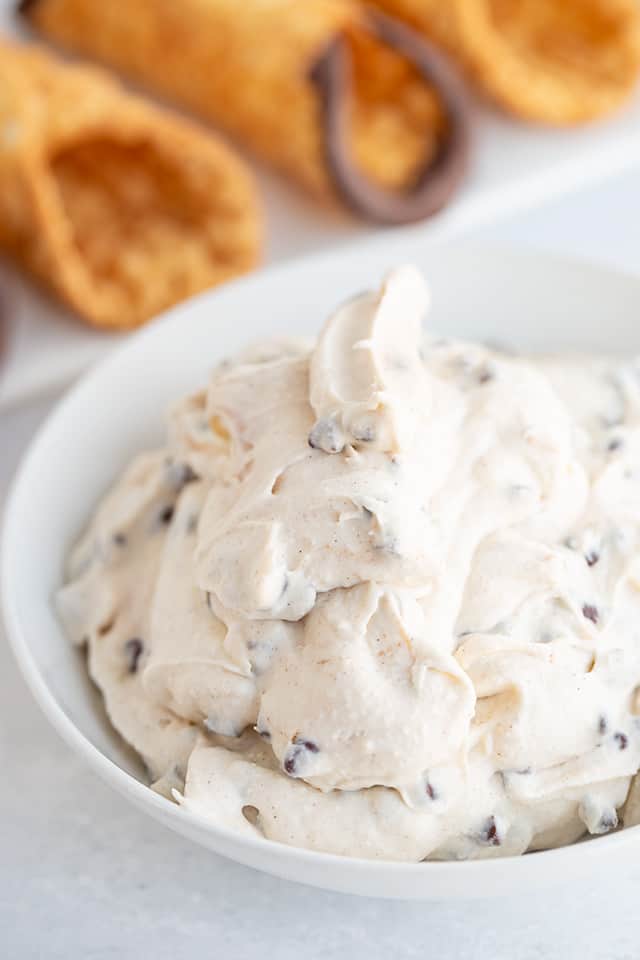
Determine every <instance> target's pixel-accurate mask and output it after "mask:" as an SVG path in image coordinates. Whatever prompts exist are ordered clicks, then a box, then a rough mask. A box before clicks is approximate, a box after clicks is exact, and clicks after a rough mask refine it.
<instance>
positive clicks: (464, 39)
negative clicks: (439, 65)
mask: <svg viewBox="0 0 640 960" xmlns="http://www.w3.org/2000/svg"><path fill="white" fill-rule="evenodd" d="M372 2H373V3H374V4H375V5H376V6H377V7H379V8H380V9H382V10H384V11H385V12H386V13H388V14H390V15H393V16H394V17H397V18H399V19H401V20H403V21H404V22H406V23H408V24H411V25H412V26H413V27H414V28H416V29H418V30H420V31H421V32H422V34H423V35H424V36H427V37H429V38H431V40H432V41H433V42H435V43H437V44H439V45H441V46H442V47H444V48H445V49H447V50H448V52H449V53H450V54H451V55H452V56H453V57H454V58H455V59H456V60H457V61H458V62H459V63H460V64H461V65H462V66H463V67H464V68H466V70H467V72H468V74H469V76H470V77H471V78H472V80H473V81H474V82H475V84H476V85H477V86H478V87H479V88H480V89H481V90H482V91H483V92H484V93H485V94H486V95H487V96H489V97H490V98H491V99H493V100H494V101H496V102H497V103H498V104H500V105H501V106H503V107H504V108H506V109H507V110H509V111H511V112H512V113H514V114H516V115H517V116H519V117H522V118H525V119H528V120H533V121H540V122H544V123H550V124H557V125H564V124H574V123H579V122H583V121H587V120H592V119H595V118H597V117H601V116H604V115H606V114H609V113H611V112H612V111H613V110H615V109H616V108H617V107H619V106H620V104H621V103H622V102H623V101H624V100H625V98H626V97H627V96H628V95H629V93H630V92H631V90H632V89H633V86H634V84H635V82H636V79H637V76H638V70H639V68H640V4H638V2H637V0H447V2H446V3H444V2H442V0H372Z"/></svg>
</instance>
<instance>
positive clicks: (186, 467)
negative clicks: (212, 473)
mask: <svg viewBox="0 0 640 960" xmlns="http://www.w3.org/2000/svg"><path fill="white" fill-rule="evenodd" d="M167 473H168V477H169V483H170V484H171V486H172V487H173V488H174V489H175V490H178V491H179V490H182V488H183V487H186V486H187V484H188V483H196V482H197V481H198V480H200V476H199V475H198V474H197V473H196V472H195V470H194V469H193V467H192V466H191V464H189V463H172V464H171V466H170V467H169V469H168V471H167Z"/></svg>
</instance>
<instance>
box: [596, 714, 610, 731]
mask: <svg viewBox="0 0 640 960" xmlns="http://www.w3.org/2000/svg"><path fill="white" fill-rule="evenodd" d="M608 728H609V724H608V723H607V718H606V717H605V715H604V714H603V713H601V714H600V716H599V717H598V733H600V734H603V735H604V734H605V733H606V732H607V730H608Z"/></svg>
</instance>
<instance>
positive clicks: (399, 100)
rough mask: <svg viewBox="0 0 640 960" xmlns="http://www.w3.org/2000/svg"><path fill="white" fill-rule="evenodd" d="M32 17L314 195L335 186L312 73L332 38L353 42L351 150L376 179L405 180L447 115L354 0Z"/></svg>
mask: <svg viewBox="0 0 640 960" xmlns="http://www.w3.org/2000/svg"><path fill="white" fill-rule="evenodd" d="M29 20H30V22H31V23H32V24H33V25H34V26H36V27H37V28H38V29H39V30H41V31H42V32H43V33H45V34H46V35H47V36H49V37H51V38H53V39H55V40H57V41H58V42H60V43H62V44H63V45H65V46H67V47H69V48H71V49H74V50H76V51H79V52H82V53H84V54H88V55H91V56H93V57H96V58H97V59H99V60H101V61H103V62H105V63H108V64H109V65H111V66H114V67H116V68H118V69H120V70H121V71H123V72H124V73H126V74H128V75H129V76H132V77H135V78H136V79H137V80H138V81H140V82H142V83H143V84H145V85H146V86H147V87H149V88H151V89H153V90H155V91H159V92H161V93H164V94H166V95H167V96H169V97H171V98H173V99H174V100H176V101H178V102H180V103H183V104H185V105H187V106H188V107H189V108H191V109H192V110H194V111H196V112H197V113H199V114H200V115H201V116H203V117H205V118H207V119H208V120H211V121H213V122H214V123H216V124H219V125H221V126H223V127H224V128H225V129H226V130H228V131H229V132H230V133H231V134H232V135H233V136H235V137H236V138H237V139H238V140H239V141H241V142H243V143H246V144H247V145H249V146H250V147H251V148H252V149H253V150H254V151H255V152H256V153H257V154H259V155H260V156H262V157H264V158H265V159H267V160H268V161H269V162H271V163H272V164H274V165H275V166H277V167H279V168H280V169H281V170H283V171H284V172H285V173H286V174H288V175H289V176H291V177H292V178H295V179H296V180H298V181H301V182H302V183H303V184H304V185H305V186H307V187H308V188H309V189H311V190H312V191H314V192H315V193H317V194H319V195H322V196H329V195H330V196H334V197H335V196H336V191H335V190H334V183H333V180H332V175H331V171H330V170H329V169H328V167H327V164H326V156H325V150H324V142H323V141H324V130H323V128H322V117H321V112H320V106H319V102H318V97H317V92H316V90H315V89H314V85H313V83H312V82H311V78H310V73H311V70H312V68H313V66H314V64H315V63H316V62H317V61H318V59H319V58H321V57H322V55H323V53H324V51H326V49H327V48H328V47H329V46H330V44H331V43H332V42H333V41H335V40H336V38H338V37H340V38H341V39H342V40H344V42H345V43H346V44H347V46H348V50H349V54H350V68H351V74H352V90H353V93H352V96H351V99H350V105H349V106H350V112H351V131H352V150H353V156H354V158H355V161H356V163H357V165H358V166H359V168H360V169H361V171H362V172H363V174H364V175H365V176H367V177H368V178H369V179H371V180H372V181H373V182H374V183H375V184H376V185H377V186H379V187H382V188H385V189H389V190H402V189H404V188H405V187H406V186H407V185H408V184H411V183H412V182H413V180H414V179H415V176H416V175H417V173H418V172H419V171H420V170H421V169H422V168H423V167H424V165H425V163H426V162H428V160H429V158H430V157H432V156H434V155H435V154H436V153H437V151H438V149H439V145H440V141H441V138H442V136H443V131H444V129H445V127H446V118H445V117H444V115H443V110H442V105H441V102H440V98H439V97H438V95H437V93H436V92H435V91H434V90H433V89H432V88H430V87H429V85H428V84H426V83H425V82H424V78H423V77H421V76H420V74H419V72H418V71H417V70H416V69H415V68H414V67H413V65H412V64H411V63H410V62H408V61H407V59H406V58H405V57H404V56H402V54H401V53H399V52H397V51H395V50H393V49H392V48H390V47H389V46H388V45H387V44H385V43H384V42H382V41H381V40H380V38H379V37H378V36H376V33H375V31H374V30H371V29H369V26H368V22H367V16H366V12H365V8H364V6H363V5H362V4H361V3H356V2H351V0H305V2H304V3H303V2H300V0H261V2H259V3H258V2H246V3H244V2H243V3H239V2H238V0H181V2H180V3H176V2H175V0H136V3H135V4H134V3H132V4H128V5H127V6H126V15H125V10H124V5H122V4H109V3H95V2H94V0H38V2H37V3H36V4H35V5H34V6H32V7H31V8H30V11H29ZM185 65H187V66H186V67H185Z"/></svg>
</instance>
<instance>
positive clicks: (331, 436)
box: [308, 417, 344, 453]
mask: <svg viewBox="0 0 640 960" xmlns="http://www.w3.org/2000/svg"><path fill="white" fill-rule="evenodd" d="M308 439H309V446H310V447H312V448H313V449H314V450H324V452H325V453H341V452H342V451H343V450H344V439H343V437H342V433H341V431H340V430H339V429H338V426H337V424H336V422H335V420H331V419H329V418H328V417H325V418H324V419H322V420H318V421H317V422H316V423H315V424H314V426H313V428H312V430H311V433H310V434H309V438H308Z"/></svg>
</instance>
